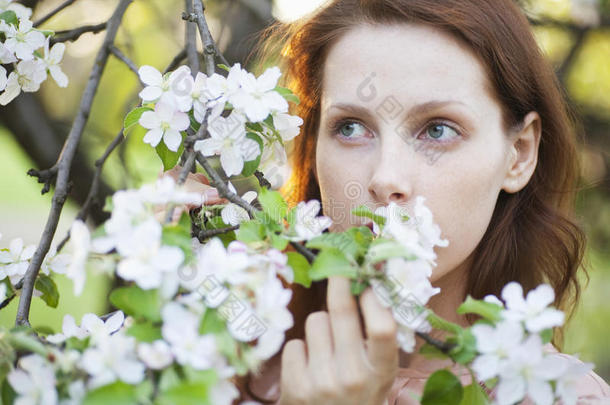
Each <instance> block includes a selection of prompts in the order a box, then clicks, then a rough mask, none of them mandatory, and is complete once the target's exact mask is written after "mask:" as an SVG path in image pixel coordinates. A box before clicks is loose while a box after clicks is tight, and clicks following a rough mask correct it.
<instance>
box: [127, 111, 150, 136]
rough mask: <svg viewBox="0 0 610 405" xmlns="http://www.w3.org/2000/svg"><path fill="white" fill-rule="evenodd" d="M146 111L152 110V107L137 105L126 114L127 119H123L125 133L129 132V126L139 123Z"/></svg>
mask: <svg viewBox="0 0 610 405" xmlns="http://www.w3.org/2000/svg"><path fill="white" fill-rule="evenodd" d="M145 111H152V108H148V107H137V108H134V109H133V110H131V111H130V112H129V113H128V114H127V115H126V116H125V120H124V121H123V134H125V133H126V132H127V130H128V129H129V128H131V127H132V126H133V125H135V124H137V123H138V121H140V117H141V116H142V114H144V112H145Z"/></svg>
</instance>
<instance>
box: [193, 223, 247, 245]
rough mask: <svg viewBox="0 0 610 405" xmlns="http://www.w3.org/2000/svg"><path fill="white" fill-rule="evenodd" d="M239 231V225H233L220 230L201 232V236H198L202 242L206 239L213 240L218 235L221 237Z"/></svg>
mask: <svg viewBox="0 0 610 405" xmlns="http://www.w3.org/2000/svg"><path fill="white" fill-rule="evenodd" d="M238 229H239V225H233V226H228V227H226V228H218V229H205V230H203V231H199V234H197V236H198V239H199V240H200V241H202V240H204V239H207V238H211V237H213V236H216V235H221V234H223V233H227V232H231V231H236V230H238Z"/></svg>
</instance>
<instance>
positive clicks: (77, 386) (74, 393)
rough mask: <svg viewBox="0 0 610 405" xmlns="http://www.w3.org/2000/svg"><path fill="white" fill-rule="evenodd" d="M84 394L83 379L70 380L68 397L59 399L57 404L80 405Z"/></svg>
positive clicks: (85, 391)
mask: <svg viewBox="0 0 610 405" xmlns="http://www.w3.org/2000/svg"><path fill="white" fill-rule="evenodd" d="M86 394H87V389H86V388H85V382H84V381H83V380H75V381H72V382H71V383H70V384H69V385H68V395H69V398H65V399H61V400H60V401H59V405H81V404H82V402H83V399H84V398H85V395H86Z"/></svg>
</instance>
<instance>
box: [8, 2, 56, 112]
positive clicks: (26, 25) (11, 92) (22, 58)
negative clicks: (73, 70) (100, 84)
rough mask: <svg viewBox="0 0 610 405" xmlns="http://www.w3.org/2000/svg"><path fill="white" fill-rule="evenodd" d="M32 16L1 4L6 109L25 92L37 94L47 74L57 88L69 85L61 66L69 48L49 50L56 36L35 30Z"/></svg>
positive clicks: (25, 10)
mask: <svg viewBox="0 0 610 405" xmlns="http://www.w3.org/2000/svg"><path fill="white" fill-rule="evenodd" d="M31 15H32V10H31V9H30V8H28V7H25V6H23V5H21V4H18V3H14V2H13V1H12V0H0V92H1V93H0V105H7V104H8V103H10V102H11V101H12V100H13V99H15V97H17V96H18V95H19V94H20V93H21V92H22V91H23V92H35V91H38V89H39V88H40V84H41V83H42V82H44V81H45V80H46V79H47V74H50V75H51V77H52V78H53V79H54V80H55V82H56V83H57V85H58V86H60V87H66V86H67V85H68V77H67V76H66V75H65V74H64V72H62V70H61V68H60V66H59V64H60V62H61V60H62V58H63V54H64V51H65V47H66V46H65V45H64V44H63V43H56V44H54V45H53V46H50V40H51V36H52V35H53V32H52V31H45V30H38V29H36V28H34V27H33V23H32V21H31V20H30V17H31ZM3 65H8V69H7V68H6V67H5V66H3Z"/></svg>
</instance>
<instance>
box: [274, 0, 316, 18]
mask: <svg viewBox="0 0 610 405" xmlns="http://www.w3.org/2000/svg"><path fill="white" fill-rule="evenodd" d="M327 1H328V0H274V7H273V15H274V16H275V17H276V18H277V19H278V20H280V21H284V22H290V21H292V20H296V19H297V18H299V17H301V16H303V15H305V14H307V13H309V12H310V11H313V10H314V9H315V8H316V7H318V6H320V5H322V4H324V3H326V2H327Z"/></svg>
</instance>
